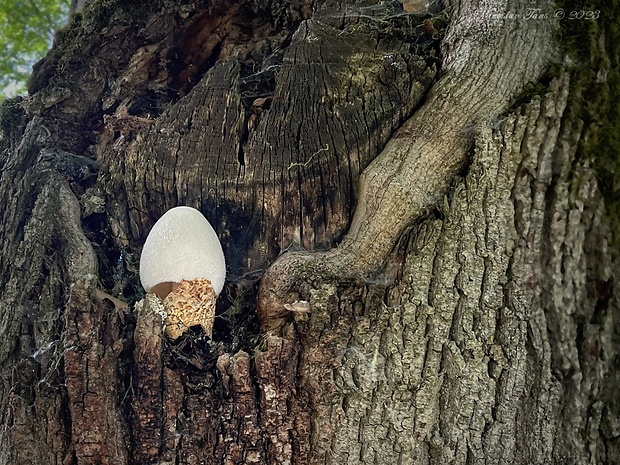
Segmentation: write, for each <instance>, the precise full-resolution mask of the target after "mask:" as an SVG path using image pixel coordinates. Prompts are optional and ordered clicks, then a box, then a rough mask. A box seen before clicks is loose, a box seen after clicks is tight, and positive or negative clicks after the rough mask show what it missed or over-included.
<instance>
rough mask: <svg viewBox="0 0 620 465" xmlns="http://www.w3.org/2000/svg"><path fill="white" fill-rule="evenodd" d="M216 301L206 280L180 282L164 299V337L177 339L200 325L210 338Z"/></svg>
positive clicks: (211, 287) (215, 296)
mask: <svg viewBox="0 0 620 465" xmlns="http://www.w3.org/2000/svg"><path fill="white" fill-rule="evenodd" d="M216 299H217V295H216V294H215V292H214V291H213V286H212V285H211V281H209V280H208V279H193V280H191V281H185V280H183V281H181V283H180V284H179V285H178V287H176V289H174V290H173V291H172V292H171V293H170V294H168V295H167V296H166V298H165V299H164V308H165V309H166V313H167V317H166V320H165V324H166V336H168V337H170V338H172V339H177V338H178V337H179V336H180V335H182V334H183V333H184V332H186V331H187V330H188V329H189V328H190V327H192V326H194V325H200V326H202V329H204V331H205V333H207V334H208V335H209V337H211V335H212V333H213V320H214V319H215V301H216Z"/></svg>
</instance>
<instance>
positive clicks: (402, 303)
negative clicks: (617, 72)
mask: <svg viewBox="0 0 620 465" xmlns="http://www.w3.org/2000/svg"><path fill="white" fill-rule="evenodd" d="M95 4H96V2H95ZM279 6H284V7H285V8H279ZM92 7H93V4H92V3H88V4H87V5H86V6H85V8H84V10H83V11H82V14H83V15H84V16H83V18H82V21H83V23H82V25H83V27H84V30H87V29H88V28H89V27H90V28H91V29H90V30H91V31H92V28H93V27H94V24H95V23H94V22H92V21H93V18H94V16H89V13H88V11H89V8H92ZM447 7H448V12H449V14H450V20H451V23H450V24H451V26H450V29H449V30H448V33H447V34H448V35H447V36H446V37H445V38H444V42H443V47H444V55H445V56H444V58H445V60H444V64H443V70H444V74H443V75H442V77H441V79H440V80H439V81H438V82H437V83H436V84H435V85H434V86H433V88H432V90H431V91H430V93H429V94H428V95H426V97H425V92H426V91H427V89H428V88H429V86H430V85H431V83H432V79H433V78H434V77H435V72H436V69H435V68H434V65H432V64H429V63H431V62H429V61H425V60H424V59H423V58H421V57H419V56H417V55H416V54H415V53H414V50H413V49H412V48H410V47H409V45H408V44H407V40H406V39H403V38H402V37H400V38H398V37H391V38H389V39H386V38H385V37H384V34H385V30H382V29H381V28H373V27H369V26H368V25H369V24H370V25H372V24H373V23H372V21H379V22H380V23H381V24H384V23H383V22H384V21H386V20H387V19H386V18H388V16H389V15H387V14H384V13H385V11H387V10H381V9H379V10H377V8H379V7H377V6H376V5H374V4H373V5H368V6H364V7H363V8H362V7H360V6H359V5H357V4H356V5H355V6H353V5H346V4H333V3H331V2H321V3H319V4H315V5H314V6H313V8H314V9H312V8H311V7H310V5H309V4H306V3H304V2H293V4H290V5H289V3H287V2H285V3H282V5H280V4H279V3H277V2H270V3H269V5H262V3H261V2H254V3H252V4H250V3H249V2H238V3H236V4H234V5H233V4H228V3H227V2H217V1H216V2H212V4H210V5H209V6H208V8H207V7H205V8H203V7H201V6H199V5H197V4H187V5H167V6H162V8H161V9H157V8H150V9H145V10H144V11H142V12H141V15H142V18H141V19H144V18H147V20H145V21H143V22H140V21H138V22H136V24H138V26H136V27H132V26H131V24H132V23H131V22H127V23H124V22H123V21H118V22H117V23H114V24H110V25H105V26H104V27H103V28H102V29H101V31H100V32H99V33H93V34H94V35H93V37H95V39H93V40H94V41H95V42H94V45H93V48H92V50H94V52H92V50H91V49H89V52H88V55H87V56H86V57H85V58H84V60H85V61H84V62H83V63H82V64H80V66H79V67H77V68H72V67H71V66H72V64H71V62H66V61H62V57H61V55H62V52H61V51H57V52H53V53H52V55H50V57H49V58H48V60H47V61H46V62H44V63H43V64H42V65H40V66H39V67H38V71H37V73H35V77H34V79H33V81H32V83H31V86H30V90H31V92H32V93H33V94H34V95H33V97H32V98H31V99H30V100H29V102H28V111H29V112H30V115H29V116H28V120H29V123H28V124H27V125H26V126H25V127H21V126H17V127H16V128H15V129H14V132H13V133H12V134H11V135H10V136H11V137H8V138H6V139H5V140H4V142H6V141H7V140H8V141H14V143H13V144H12V145H11V146H9V147H7V150H5V151H4V152H3V153H2V155H1V157H2V158H0V164H1V168H2V171H1V174H0V214H1V216H2V223H1V224H0V231H1V232H2V243H1V244H0V247H1V248H2V253H1V255H0V289H1V294H0V335H1V336H2V337H0V464H4V463H7V464H9V463H10V464H26V463H28V464H63V465H65V464H67V465H68V464H91V463H93V464H95V463H96V464H134V463H135V464H138V463H140V464H143V463H144V464H146V463H157V464H172V463H182V464H199V463H207V464H210V463H214V464H215V463H218V464H220V463H222V464H242V463H257V464H263V463H268V464H276V463H277V464H285V463H295V464H308V463H309V464H314V463H316V464H319V463H321V464H325V463H331V464H344V463H363V464H385V463H403V464H417V463H420V464H422V463H463V464H465V463H473V462H477V461H485V462H488V463H517V464H532V463H538V464H545V463H614V462H620V452H619V449H618V445H617V443H618V437H619V435H620V433H619V429H618V424H620V423H619V419H618V405H617V396H616V395H615V394H616V393H615V386H616V385H617V383H616V381H620V379H618V377H619V376H620V375H619V374H618V371H617V370H615V367H616V366H615V364H616V361H615V360H616V358H617V357H618V341H617V333H618V321H617V316H615V314H617V301H615V300H614V299H613V298H612V293H613V282H614V279H615V276H614V275H613V269H612V263H611V258H610V253H609V250H608V244H609V241H610V237H611V232H610V231H609V228H608V227H607V225H606V223H605V221H604V216H605V211H604V205H603V202H602V199H601V196H600V193H599V190H598V187H597V183H596V179H595V176H594V172H593V170H592V168H591V167H590V166H589V164H588V162H587V161H586V160H581V159H578V158H576V148H577V146H578V142H579V140H580V138H581V137H582V136H583V129H584V128H583V127H582V125H583V122H581V121H580V120H579V119H578V118H576V117H575V116H574V115H575V114H576V112H570V111H569V109H568V107H567V105H569V104H568V93H569V90H570V89H571V82H570V80H569V79H568V77H567V75H561V76H560V77H559V78H558V79H556V80H555V81H554V82H553V83H552V84H551V86H550V88H549V93H548V94H547V95H546V96H545V97H543V98H541V99H534V100H533V101H532V102H531V103H529V104H525V105H524V106H522V107H520V108H517V109H515V110H513V111H511V112H508V113H506V114H505V115H504V116H502V117H501V118H499V117H498V115H499V114H500V113H503V112H505V111H506V109H507V108H508V104H509V102H510V100H511V98H513V97H514V96H515V94H517V93H519V92H520V90H521V88H522V86H523V85H524V84H525V83H526V82H527V81H528V80H534V81H535V80H536V79H537V78H538V77H539V75H540V73H541V71H542V69H543V68H544V66H545V64H546V63H547V62H548V60H549V59H550V50H549V48H548V47H549V45H550V44H551V43H552V41H551V40H550V35H551V27H552V24H551V23H549V22H544V21H519V20H516V21H512V22H509V23H506V22H502V21H499V22H498V21H494V20H492V18H493V16H491V15H490V14H489V11H492V12H493V13H494V14H495V15H496V16H494V17H498V16H499V17H507V15H504V16H502V14H501V13H502V11H501V8H505V6H503V5H497V4H495V3H493V4H480V5H478V4H476V5H474V4H473V3H472V2H466V1H463V2H459V3H451V4H449V5H447ZM521 7H524V6H523V5H517V4H516V3H515V4H514V5H511V8H512V10H510V11H513V10H514V11H518V9H519V8H521ZM246 8H249V10H247V11H251V9H252V8H254V9H256V11H259V12H261V14H262V16H261V15H250V17H248V16H247V15H248V13H247V11H246V10H245V9H246ZM382 8H383V7H382ZM494 8H500V10H499V11H498V10H497V9H494ZM252 11H253V10H252ZM256 11H254V13H256ZM372 15H375V16H374V17H375V18H377V17H378V19H374V20H372V21H371V22H370V23H365V22H364V21H363V20H361V19H360V17H367V16H370V17H373V16H372ZM382 15H383V16H382ZM106 17H107V16H106ZM268 17H272V18H276V20H275V21H267V20H265V18H268ZM517 18H518V15H517ZM244 21H253V23H252V26H253V27H252V28H250V29H251V30H252V31H254V32H248V29H246V28H243V27H240V24H243V22H244ZM508 25H509V26H510V27H507V26H508ZM256 31H258V32H256ZM343 31H344V33H343ZM216 39H217V40H216ZM97 41H100V42H97ZM129 44H131V46H129ZM145 44H146V45H145ZM515 44H518V46H517V45H515ZM241 52H243V53H241ZM71 53H75V52H71ZM261 53H262V54H263V55H261ZM171 56H175V57H176V58H177V59H178V60H179V64H180V66H176V67H173V66H166V65H165V62H166V60H168V59H170V57H171ZM238 56H241V57H244V58H248V57H252V59H253V60H255V61H256V63H258V62H259V61H260V60H259V59H258V58H257V57H263V58H264V57H266V56H268V57H269V59H271V60H273V62H269V59H264V61H262V62H261V63H260V66H259V69H258V71H257V70H254V71H253V72H252V73H250V74H248V71H247V67H246V65H247V62H244V61H243V60H239V61H238V60H237V59H235V58H234V57H238ZM59 57H60V58H59ZM102 59H103V60H104V62H105V63H106V65H105V66H102V65H101V61H100V60H102ZM90 60H92V61H90ZM98 60H99V61H98ZM84 63H86V65H85V64H84ZM162 63H164V64H162ZM60 65H62V66H60ZM190 65H191V66H190ZM271 66H274V67H275V68H276V69H277V70H278V73H277V75H276V76H275V77H272V78H271V81H270V84H268V85H267V86H266V87H264V86H263V87H261V86H258V85H257V84H256V82H255V81H253V79H256V78H257V77H256V75H257V74H258V75H260V73H261V72H262V71H265V70H268V69H270V67H271ZM261 67H262V68H261ZM205 70H206V73H205V74H204V76H203V75H202V73H204V72H205ZM51 76H54V78H53V79H52V78H51ZM166 88H175V89H177V90H178V95H179V96H181V97H180V98H178V99H174V98H170V97H169V96H166V95H163V94H162V90H164V89H166ZM257 88H258V89H259V91H260V92H262V93H260V92H258V91H257V90H256V89H257ZM266 89H267V90H268V93H266V92H267V90H266ZM257 92H258V93H257ZM144 95H157V96H158V97H156V98H159V99H160V100H159V101H158V104H160V105H162V108H155V107H153V113H152V114H151V113H150V112H141V113H139V114H131V115H129V114H128V113H127V112H128V109H130V110H132V111H133V112H135V111H136V108H139V106H136V105H133V106H132V104H135V102H136V101H137V100H138V97H140V96H144ZM183 95H184V96H183ZM423 97H425V102H424V105H423V106H422V107H421V108H419V109H418V108H416V107H417V105H418V104H419V103H420V102H421V101H422V98H423ZM166 99H169V100H166ZM575 102H576V103H575ZM578 104H579V99H578V98H577V99H575V100H574V103H573V105H578ZM162 110H163V111H162ZM104 113H105V114H104ZM104 116H105V118H104ZM106 123H107V124H106ZM403 123H404V124H403ZM93 144H94V147H93V148H92V149H89V151H86V148H87V147H89V146H90V145H93ZM472 147H473V152H472V151H471V148H472ZM69 151H70V152H69ZM93 153H96V154H97V155H96V158H97V159H96V162H95V161H94V160H93V159H92V158H93V156H92V154H93ZM377 155H378V156H377ZM375 156H376V158H375ZM468 156H470V157H471V158H470V159H467V157H468ZM89 157H90V158H89ZM465 165H468V170H467V174H466V175H465V176H464V178H462V179H458V180H456V181H454V182H453V184H452V188H451V189H450V192H449V193H446V186H447V185H448V184H449V182H450V180H451V179H453V178H454V176H455V174H457V172H458V171H459V170H460V169H461V168H462V167H463V166H465ZM95 174H98V177H97V178H96V179H95ZM360 176H361V181H360V183H359V185H358V182H357V181H358V178H359V177H360ZM87 188H88V190H86V189H87ZM78 199H79V202H78ZM353 199H357V200H356V202H357V204H356V208H355V209H354V208H353V207H354V206H355V205H354V203H355V201H354V200H353ZM80 203H81V207H82V217H80ZM177 204H188V205H192V206H195V207H198V208H200V209H201V210H203V211H204V212H205V214H206V215H207V216H208V217H209V219H210V220H212V221H213V222H214V226H215V227H216V229H217V231H218V233H219V235H220V237H221V238H222V241H223V243H224V248H225V250H226V253H227V260H228V263H229V266H230V268H231V270H230V273H229V274H230V275H231V283H232V284H231V285H230V286H229V288H227V289H228V292H229V293H232V292H233V290H235V292H237V293H238V294H237V298H238V302H236V303H235V302H234V298H233V297H234V296H233V297H228V298H227V297H226V296H225V294H226V290H225V293H224V295H223V296H222V297H220V300H221V301H226V302H225V303H224V304H223V305H224V306H225V307H226V308H224V309H223V311H222V312H221V315H220V319H221V321H220V323H219V324H220V326H219V329H218V322H217V321H216V328H215V332H214V340H213V341H211V340H208V338H206V337H204V335H200V333H198V334H196V333H191V334H189V335H187V336H185V337H182V338H180V340H179V341H177V342H174V343H173V342H172V341H169V340H167V339H166V338H165V336H163V332H162V325H161V319H162V317H161V312H162V310H161V308H160V306H161V303H160V302H159V301H158V300H157V299H155V298H152V297H146V298H145V299H143V300H140V301H139V302H137V303H135V301H136V300H138V296H136V295H132V296H131V297H130V299H131V300H132V301H131V303H132V304H134V303H135V305H132V307H131V310H129V311H125V309H124V308H123V307H122V305H120V306H119V305H118V302H116V303H114V305H112V304H111V303H110V302H112V301H111V300H110V299H109V297H106V296H105V295H106V294H104V292H106V293H108V294H110V295H111V294H115V292H114V290H113V289H112V287H113V286H118V289H116V292H118V290H119V289H120V290H123V289H124V288H127V287H128V286H129V284H128V283H131V282H132V280H133V281H134V282H135V278H136V277H135V272H133V273H134V274H132V271H131V270H130V269H125V271H124V274H123V275H122V276H117V274H118V273H116V272H115V270H116V268H113V267H112V265H110V260H109V258H107V257H108V256H114V257H120V258H121V261H122V260H125V259H127V260H131V258H126V257H127V256H134V254H135V255H137V254H138V253H139V248H140V245H141V241H142V240H143V239H144V237H145V236H146V233H147V232H148V229H149V228H150V226H151V225H152V224H153V223H154V221H155V220H156V219H157V217H158V216H159V215H160V214H161V213H162V212H163V211H165V210H166V209H167V208H170V207H172V206H175V205H177ZM437 204H439V205H440V207H441V212H439V211H438V210H437V209H436V208H435V207H436V205H437ZM354 210H355V216H354V217H352V213H353V211H354ZM423 214H425V215H423ZM97 215H102V217H103V218H104V221H99V220H97V218H100V217H98V216H97ZM421 215H422V216H421ZM347 231H348V232H347ZM345 232H346V235H344V234H345ZM343 235H344V236H343ZM336 243H338V244H339V245H338V247H337V248H332V249H331V250H330V251H328V252H324V253H316V252H315V253H312V254H307V253H300V252H294V253H285V254H283V255H281V257H280V258H278V259H277V260H276V258H277V255H278V253H279V252H280V250H281V249H287V248H288V249H291V250H295V249H299V248H304V249H321V248H327V247H330V246H334V245H335V244H336ZM121 251H122V253H121ZM274 260H275V263H273V264H272V265H271V266H270V267H269V269H268V270H267V272H266V274H265V276H264V277H263V279H262V282H261V291H260V292H259V293H258V312H259V315H260V317H261V321H260V325H261V329H260V330H259V329H258V325H256V324H253V323H252V322H251V320H248V321H247V322H245V323H241V324H240V325H238V326H234V325H233V324H232V323H224V322H222V321H224V320H225V319H226V318H228V320H226V321H234V312H233V308H234V307H235V305H237V306H239V305H242V301H243V299H242V295H241V291H243V292H246V293H249V294H250V301H252V299H253V298H254V294H253V293H254V292H255V291H254V289H255V287H254V284H255V282H254V281H251V279H249V278H247V277H244V278H243V279H239V277H240V276H241V275H243V274H244V273H246V272H249V271H254V270H257V269H263V268H265V267H267V266H268V265H269V264H270V262H272V261H274ZM98 262H99V263H98ZM134 265H135V263H134ZM384 265H385V266H387V269H385V270H384V271H381V267H383V266H384ZM114 266H117V265H114ZM115 273H116V274H115ZM112 276H114V280H112V279H111V278H112ZM111 282H113V283H114V284H113V285H112V284H109V283H111ZM235 282H236V283H237V287H235V286H234V284H235ZM248 282H251V284H247V283H248ZM123 283H124V284H123ZM104 286H108V287H109V288H107V289H102V287H104ZM113 297H116V295H113ZM124 298H127V296H125V297H124ZM246 298H247V297H246ZM229 307H230V308H229ZM237 311H240V310H239V308H237ZM252 312H254V309H253V310H252ZM227 324H228V326H226V325H227ZM248 333H250V334H252V336H251V337H248V336H247V334H248Z"/></svg>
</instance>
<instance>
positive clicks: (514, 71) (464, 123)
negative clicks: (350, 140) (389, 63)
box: [258, 1, 556, 328]
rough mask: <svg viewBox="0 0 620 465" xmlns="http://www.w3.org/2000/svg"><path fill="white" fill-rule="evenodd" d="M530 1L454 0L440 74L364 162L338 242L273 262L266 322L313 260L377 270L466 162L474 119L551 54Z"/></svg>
mask: <svg viewBox="0 0 620 465" xmlns="http://www.w3.org/2000/svg"><path fill="white" fill-rule="evenodd" d="M544 7H546V8H547V9H549V10H550V11H551V5H550V4H546V5H545V6H544ZM526 11H527V5H526V2H512V3H510V4H508V2H482V3H478V2H468V1H465V2H454V3H451V4H449V5H448V12H449V15H450V21H451V22H450V26H449V29H448V32H447V34H446V38H445V40H444V43H443V49H444V54H445V63H444V69H443V75H442V77H441V78H440V79H439V81H438V82H437V83H436V84H435V85H434V86H433V88H432V89H431V91H430V95H429V96H428V99H427V101H426V103H425V104H424V105H423V106H422V107H421V108H420V109H419V110H418V111H417V112H416V113H415V114H414V115H413V116H412V117H411V118H410V119H409V120H408V121H406V122H405V124H404V125H403V126H402V127H401V128H400V129H399V130H398V131H397V132H396V133H395V134H394V135H393V137H392V138H391V140H390V141H389V142H388V143H387V145H386V146H385V148H384V149H383V151H382V152H381V153H380V154H379V155H378V156H377V157H376V158H375V159H374V160H373V161H372V162H371V163H370V165H369V166H368V167H367V168H366V169H365V170H364V171H363V172H362V174H361V176H360V181H359V198H358V201H357V207H356V210H355V214H354V216H353V220H352V223H351V226H350V228H349V231H348V232H347V234H346V235H345V237H344V238H343V240H342V241H341V243H340V244H339V245H338V247H336V248H333V249H331V250H329V251H328V252H326V253H320V254H307V253H303V252H302V253H290V254H285V255H282V256H281V257H280V258H279V259H278V260H277V261H276V262H275V264H274V265H272V267H271V268H270V269H269V270H268V271H267V273H266V276H265V278H264V279H263V283H262V285H261V289H260V292H259V299H258V302H259V313H260V314H261V318H262V320H263V324H264V325H265V328H270V327H272V326H274V325H276V326H277V323H274V324H271V323H270V322H269V321H270V320H272V319H275V320H277V319H278V318H279V317H281V316H282V315H283V310H282V309H283V304H284V303H285V301H290V295H288V294H289V293H290V290H291V288H292V283H294V282H296V281H298V280H299V278H300V276H301V275H302V274H304V273H305V272H306V271H307V269H308V268H309V267H311V268H313V269H315V270H317V271H318V273H319V274H323V275H325V276H333V277H341V278H353V277H369V276H371V275H373V274H374V273H376V272H377V271H379V270H380V269H381V266H382V265H383V264H384V263H385V260H386V258H387V257H388V255H389V253H390V252H391V251H392V250H393V249H394V246H395V245H396V243H397V242H398V240H399V239H400V238H401V237H402V234H403V232H405V231H406V230H407V228H410V227H411V225H412V224H413V221H414V220H415V219H416V218H417V217H419V216H420V215H422V214H423V213H424V212H425V211H426V209H428V208H429V207H432V206H434V205H436V204H437V202H438V201H439V200H440V199H441V198H442V195H443V193H444V192H445V189H446V187H447V185H448V183H449V182H450V180H451V179H452V178H453V177H454V176H455V175H456V174H457V173H458V171H459V170H460V169H461V168H462V167H463V166H464V165H465V163H466V159H467V154H468V150H469V148H470V146H471V143H472V141H473V134H474V132H475V131H474V130H475V128H476V126H477V125H478V124H480V123H481V122H483V121H488V120H491V119H493V118H496V117H498V115H500V114H501V113H503V112H504V111H506V109H507V108H508V106H509V103H510V102H511V100H512V99H513V98H515V96H516V94H517V93H519V92H520V91H521V90H522V88H523V86H524V85H525V84H526V83H528V82H530V81H537V80H538V78H539V77H540V75H541V74H542V73H543V71H544V70H545V68H546V67H547V66H548V65H549V63H550V59H551V58H552V54H553V47H552V44H553V40H552V31H553V30H554V28H555V26H556V24H555V22H554V20H553V19H546V20H536V21H532V20H528V19H527V16H526ZM283 270H286V271H285V272H283Z"/></svg>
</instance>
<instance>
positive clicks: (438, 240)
mask: <svg viewBox="0 0 620 465" xmlns="http://www.w3.org/2000/svg"><path fill="white" fill-rule="evenodd" d="M568 91H569V80H568V78H567V76H566V75H564V76H562V77H561V79H558V80H556V81H554V82H553V83H552V85H551V91H550V92H549V94H548V95H547V96H546V97H545V98H544V99H543V100H538V99H536V100H534V101H533V102H531V103H530V104H527V105H525V106H523V107H521V108H519V109H518V111H517V112H516V113H515V114H510V115H509V116H507V117H506V118H504V119H502V120H501V121H499V122H498V123H497V124H494V125H491V124H486V125H482V126H480V127H479V130H478V131H477V135H476V136H475V150H474V155H473V160H472V164H471V166H470V169H469V172H468V174H467V176H466V177H465V178H464V179H463V180H462V182H460V183H459V184H458V185H457V186H456V187H455V189H454V190H453V191H452V192H451V195H450V196H449V197H448V198H446V199H445V200H444V202H443V204H444V212H445V217H444V219H443V220H439V219H434V220H430V221H425V222H422V223H419V224H417V225H416V226H415V227H414V230H413V231H412V234H411V236H410V237H411V239H410V241H409V242H408V244H407V256H406V259H405V266H404V269H403V274H402V279H401V280H399V283H398V284H397V285H396V286H394V287H392V288H389V289H387V290H386V288H385V286H382V285H377V284H375V283H371V282H357V283H353V284H349V285H347V286H337V285H334V284H323V285H320V286H317V288H316V289H313V290H311V291H310V294H309V303H310V307H311V312H309V313H306V314H302V315H295V322H296V324H297V327H298V334H299V339H300V344H301V350H300V354H301V358H300V362H299V370H298V371H299V380H300V381H299V385H298V387H297V390H298V392H300V393H302V396H301V399H300V400H301V402H302V404H308V405H312V406H313V411H312V413H311V422H312V423H311V424H312V425H313V428H312V431H311V436H310V441H311V443H310V450H311V453H310V454H309V458H308V461H307V463H311V464H323V463H333V464H337V463H338V464H340V463H358V464H377V465H378V464H384V463H406V464H412V465H418V464H419V465H422V464H437V465H440V464H445V463H451V464H469V463H493V464H523V465H525V464H528V465H529V464H541V465H542V464H550V463H558V464H568V463H571V464H572V463H576V464H588V463H615V462H614V460H615V459H617V457H618V455H617V454H618V452H617V446H616V445H615V444H616V442H617V438H618V429H617V425H618V413H617V412H618V410H617V395H616V394H617V393H614V392H612V391H614V389H615V387H614V386H616V384H615V383H614V381H613V380H617V379H618V374H617V369H616V363H617V362H616V360H617V359H616V357H617V354H618V343H617V331H618V321H617V313H616V312H617V308H618V307H617V304H614V307H611V306H610V301H609V296H605V295H603V293H602V292H600V290H599V291H597V290H595V289H596V288H599V289H600V288H601V287H602V286H605V285H606V284H607V285H608V283H610V282H613V281H614V279H615V276H614V272H613V271H614V269H613V265H612V257H611V254H610V253H608V252H609V244H610V241H611V234H610V230H609V228H608V226H607V225H606V224H605V221H604V216H605V207H604V202H603V199H602V198H601V194H600V191H599V190H598V186H597V182H596V177H595V173H594V171H593V169H592V168H591V167H590V166H589V163H588V161H586V160H580V159H578V158H577V157H576V150H577V146H578V142H579V139H580V137H581V136H582V131H581V129H582V128H581V127H579V126H574V125H573V122H572V121H570V120H569V119H567V115H566V113H567V112H566V105H567V98H568ZM386 296H387V297H386ZM610 380H611V381H610ZM304 396H307V397H304ZM614 425H615V426H614Z"/></svg>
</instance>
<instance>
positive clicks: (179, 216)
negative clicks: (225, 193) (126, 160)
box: [140, 207, 226, 339]
mask: <svg viewBox="0 0 620 465" xmlns="http://www.w3.org/2000/svg"><path fill="white" fill-rule="evenodd" d="M225 278H226V262H225V260H224V252H223V251H222V246H221V244H220V241H219V239H218V237H217V234H215V231H214V230H213V228H212V227H211V225H210V224H209V222H208V221H207V219H206V218H205V217H204V216H203V215H202V213H200V212H199V211H198V210H196V209H194V208H191V207H175V208H172V209H170V210H168V211H167V212H166V213H165V214H164V215H163V216H162V217H161V218H160V219H159V220H158V221H157V222H156V223H155V225H154V226H153V228H152V229H151V231H150V233H149V235H148V237H147V238H146V241H145V243H144V247H143V249H142V255H141V257H140V281H141V282H142V286H143V287H144V289H145V290H146V291H147V292H149V293H153V294H157V295H158V296H159V297H160V298H161V299H164V306H165V308H166V312H167V315H168V316H167V319H166V333H167V334H168V335H169V336H170V337H172V338H173V339H176V338H177V337H178V336H180V335H181V334H182V333H183V332H185V331H186V330H187V329H189V327H190V326H193V325H195V324H199V325H201V326H202V327H203V328H204V329H205V331H206V332H207V333H208V334H209V336H210V335H211V331H212V328H213V318H214V314H215V299H216V298H217V295H219V293H220V292H221V291H222V288H223V287H224V280H225Z"/></svg>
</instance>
